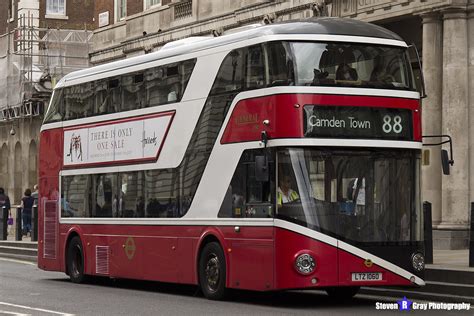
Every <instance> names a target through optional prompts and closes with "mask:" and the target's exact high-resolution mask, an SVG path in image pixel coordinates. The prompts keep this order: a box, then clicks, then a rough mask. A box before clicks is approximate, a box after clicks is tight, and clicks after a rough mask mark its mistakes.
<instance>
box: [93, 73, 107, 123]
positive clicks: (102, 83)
mask: <svg viewBox="0 0 474 316" xmlns="http://www.w3.org/2000/svg"><path fill="white" fill-rule="evenodd" d="M94 88H95V108H94V114H95V115H100V114H105V113H107V100H108V96H107V80H99V81H97V82H96V85H95V87H94Z"/></svg>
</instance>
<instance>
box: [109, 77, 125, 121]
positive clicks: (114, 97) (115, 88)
mask: <svg viewBox="0 0 474 316" xmlns="http://www.w3.org/2000/svg"><path fill="white" fill-rule="evenodd" d="M107 88H108V89H107V90H108V91H107V110H106V113H116V112H120V111H121V110H122V109H121V107H122V95H121V82H120V77H118V78H113V79H109V80H108V86H107Z"/></svg>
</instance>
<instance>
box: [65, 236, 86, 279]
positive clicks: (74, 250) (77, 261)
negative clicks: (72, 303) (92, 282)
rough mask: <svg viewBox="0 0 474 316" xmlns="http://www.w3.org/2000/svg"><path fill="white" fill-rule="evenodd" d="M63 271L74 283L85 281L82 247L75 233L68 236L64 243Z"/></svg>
mask: <svg viewBox="0 0 474 316" xmlns="http://www.w3.org/2000/svg"><path fill="white" fill-rule="evenodd" d="M65 271H66V274H67V275H69V278H70V279H71V281H72V282H74V283H82V282H84V281H85V280H86V275H85V253H84V246H83V244H82V240H81V237H80V236H79V234H78V233H77V232H72V233H71V234H69V236H68V239H67V242H66V248H65Z"/></svg>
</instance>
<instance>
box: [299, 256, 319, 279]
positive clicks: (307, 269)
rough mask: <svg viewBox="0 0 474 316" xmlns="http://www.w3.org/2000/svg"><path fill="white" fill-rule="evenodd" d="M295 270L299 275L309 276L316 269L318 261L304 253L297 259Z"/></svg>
mask: <svg viewBox="0 0 474 316" xmlns="http://www.w3.org/2000/svg"><path fill="white" fill-rule="evenodd" d="M295 268H296V271H298V272H299V273H301V274H303V275H308V274H310V273H312V272H313V271H314V269H315V268H316V261H315V260H314V258H313V256H311V255H310V254H308V253H302V254H300V255H298V256H297V257H296V260H295Z"/></svg>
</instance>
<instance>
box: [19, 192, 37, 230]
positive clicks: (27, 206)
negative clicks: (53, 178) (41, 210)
mask: <svg viewBox="0 0 474 316" xmlns="http://www.w3.org/2000/svg"><path fill="white" fill-rule="evenodd" d="M34 202H35V199H34V198H33V197H32V196H31V190H30V189H26V190H25V196H23V198H22V199H21V208H22V216H21V218H22V220H23V235H25V236H27V235H28V233H30V232H31V213H32V209H33V204H34Z"/></svg>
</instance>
